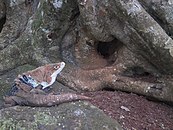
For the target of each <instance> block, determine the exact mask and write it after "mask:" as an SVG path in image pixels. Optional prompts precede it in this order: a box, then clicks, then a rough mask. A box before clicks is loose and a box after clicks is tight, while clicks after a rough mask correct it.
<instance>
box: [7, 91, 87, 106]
mask: <svg viewBox="0 0 173 130" xmlns="http://www.w3.org/2000/svg"><path fill="white" fill-rule="evenodd" d="M89 99H90V98H89V97H86V96H82V95H77V94H73V93H66V94H61V95H53V94H48V95H44V94H34V93H25V92H23V91H21V92H18V93H16V95H15V96H8V97H5V98H4V101H5V106H14V105H25V106H34V107H50V106H54V105H59V104H62V103H65V102H72V101H77V100H89Z"/></svg>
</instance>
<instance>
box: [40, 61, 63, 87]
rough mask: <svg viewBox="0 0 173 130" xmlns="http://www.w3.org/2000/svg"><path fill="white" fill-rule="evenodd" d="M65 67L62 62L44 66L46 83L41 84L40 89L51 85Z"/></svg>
mask: <svg viewBox="0 0 173 130" xmlns="http://www.w3.org/2000/svg"><path fill="white" fill-rule="evenodd" d="M64 67H65V63H64V62H60V63H54V64H48V65H46V66H45V69H46V70H45V71H47V75H46V76H47V78H48V79H47V81H43V82H41V85H42V86H43V88H42V89H45V88H46V87H48V86H50V85H52V84H53V83H54V82H55V80H56V77H57V75H58V74H59V73H60V72H61V71H62V69H63V68H64Z"/></svg>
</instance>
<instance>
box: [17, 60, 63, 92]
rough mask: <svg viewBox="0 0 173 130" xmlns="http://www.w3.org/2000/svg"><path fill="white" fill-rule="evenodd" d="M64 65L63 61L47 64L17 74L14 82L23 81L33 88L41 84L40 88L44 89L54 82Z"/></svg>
mask: <svg viewBox="0 0 173 130" xmlns="http://www.w3.org/2000/svg"><path fill="white" fill-rule="evenodd" d="M64 67H65V63H64V62H60V63H54V64H47V65H45V66H41V67H38V68H36V69H34V70H31V71H28V72H26V73H23V74H22V75H18V77H17V78H16V79H15V83H16V84H20V82H23V83H25V84H27V85H28V86H31V87H33V88H35V87H37V86H39V85H41V86H42V89H45V88H47V87H49V86H50V85H52V84H53V83H54V82H55V80H56V77H57V75H58V74H59V73H60V72H61V71H62V69H63V68H64Z"/></svg>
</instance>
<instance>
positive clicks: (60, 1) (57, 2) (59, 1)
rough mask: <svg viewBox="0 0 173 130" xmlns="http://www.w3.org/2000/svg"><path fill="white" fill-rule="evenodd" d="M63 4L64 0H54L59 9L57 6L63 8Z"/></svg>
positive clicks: (54, 4)
mask: <svg viewBox="0 0 173 130" xmlns="http://www.w3.org/2000/svg"><path fill="white" fill-rule="evenodd" d="M62 4H63V1H62V0H54V1H53V6H54V7H55V8H56V9H57V8H61V7H62Z"/></svg>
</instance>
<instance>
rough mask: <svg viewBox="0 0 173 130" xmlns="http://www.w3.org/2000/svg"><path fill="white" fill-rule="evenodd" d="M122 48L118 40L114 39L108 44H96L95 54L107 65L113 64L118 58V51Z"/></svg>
mask: <svg viewBox="0 0 173 130" xmlns="http://www.w3.org/2000/svg"><path fill="white" fill-rule="evenodd" d="M122 46H123V43H122V42H120V41H119V40H118V39H114V40H112V41H110V42H98V43H97V45H96V49H97V52H98V53H99V54H100V55H101V56H102V57H103V58H104V59H106V60H107V62H108V64H109V65H111V64H113V63H114V62H115V61H116V59H117V56H118V51H119V49H120V48H121V47H122Z"/></svg>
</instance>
